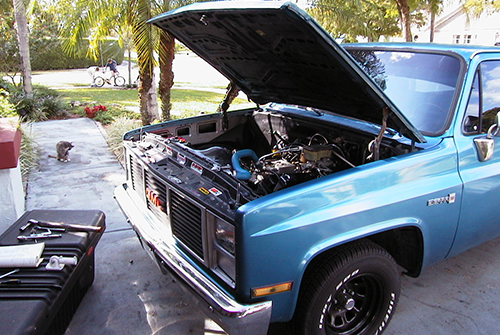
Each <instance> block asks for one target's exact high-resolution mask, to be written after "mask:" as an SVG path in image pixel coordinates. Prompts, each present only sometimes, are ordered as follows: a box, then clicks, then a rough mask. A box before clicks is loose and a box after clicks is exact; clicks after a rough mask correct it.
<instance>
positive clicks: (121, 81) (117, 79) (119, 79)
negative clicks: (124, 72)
mask: <svg viewBox="0 0 500 335" xmlns="http://www.w3.org/2000/svg"><path fill="white" fill-rule="evenodd" d="M115 85H116V86H123V85H125V78H123V77H122V76H116V77H115Z"/></svg>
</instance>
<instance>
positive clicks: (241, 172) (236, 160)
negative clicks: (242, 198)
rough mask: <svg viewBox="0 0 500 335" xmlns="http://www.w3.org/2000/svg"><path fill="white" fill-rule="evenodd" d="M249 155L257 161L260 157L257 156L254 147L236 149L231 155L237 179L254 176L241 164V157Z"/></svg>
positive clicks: (246, 178)
mask: <svg viewBox="0 0 500 335" xmlns="http://www.w3.org/2000/svg"><path fill="white" fill-rule="evenodd" d="M245 157H249V158H251V159H252V160H253V161H254V162H255V163H257V161H258V160H259V157H257V154H256V153H255V152H254V151H253V150H252V149H243V150H239V151H236V152H235V153H234V154H233V156H232V157H231V164H232V165H233V169H234V173H235V175H234V176H235V177H236V179H240V180H248V179H250V177H251V176H252V173H251V172H250V171H248V170H245V169H244V168H243V167H242V166H241V162H240V159H242V158H245Z"/></svg>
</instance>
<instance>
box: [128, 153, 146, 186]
mask: <svg viewBox="0 0 500 335" xmlns="http://www.w3.org/2000/svg"><path fill="white" fill-rule="evenodd" d="M142 173H143V169H142V166H141V164H140V163H139V162H138V161H137V160H136V159H134V157H133V156H130V181H131V184H132V188H133V189H134V190H136V191H137V192H142V191H143V190H144V178H143V175H142Z"/></svg>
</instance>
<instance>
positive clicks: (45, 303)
mask: <svg viewBox="0 0 500 335" xmlns="http://www.w3.org/2000/svg"><path fill="white" fill-rule="evenodd" d="M30 219H34V220H37V221H52V222H62V223H72V224H79V225H86V226H95V227H102V230H101V231H100V232H83V231H65V232H61V235H62V236H61V237H59V238H44V239H39V240H36V241H35V240H27V241H19V240H18V236H28V235H30V230H31V228H28V229H25V230H24V231H21V230H20V228H21V227H23V226H24V225H25V224H26V223H27V222H28V220H30ZM104 229H105V215H104V213H103V212H101V211H97V210H33V211H29V212H26V213H24V215H23V216H21V217H20V218H19V219H18V220H17V221H16V222H15V223H14V224H13V225H12V226H10V227H9V228H8V229H7V230H6V231H5V232H4V233H3V234H2V235H0V246H8V245H23V244H32V243H41V242H44V243H45V248H44V251H43V254H42V257H43V261H42V263H41V264H40V265H39V266H38V267H37V268H24V267H23V268H19V271H18V272H16V273H14V274H11V275H9V276H7V277H4V278H1V279H0V282H2V284H0V334H10V335H18V334H50V335H56V334H63V333H64V332H65V331H66V327H67V326H68V324H69V322H70V321H71V318H72V317H73V314H74V313H75V311H76V309H77V308H78V305H79V304H80V301H81V300H82V298H83V296H84V295H85V293H86V292H87V289H88V288H89V287H90V286H91V285H92V283H93V281H94V248H95V246H96V245H97V243H98V242H99V239H100V238H101V236H102V233H103V232H104ZM51 256H63V257H74V256H76V258H77V260H78V261H77V264H76V265H65V266H64V268H63V269H62V270H60V271H59V270H55V271H54V270H47V269H46V268H45V266H46V265H47V263H48V262H49V259H50V257H51ZM14 269H15V268H0V275H2V274H4V273H7V272H10V271H12V270H14Z"/></svg>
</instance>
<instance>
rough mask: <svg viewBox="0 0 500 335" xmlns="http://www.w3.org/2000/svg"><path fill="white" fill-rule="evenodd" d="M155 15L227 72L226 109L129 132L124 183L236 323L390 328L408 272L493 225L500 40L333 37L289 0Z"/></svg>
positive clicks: (216, 306)
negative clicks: (499, 43)
mask: <svg viewBox="0 0 500 335" xmlns="http://www.w3.org/2000/svg"><path fill="white" fill-rule="evenodd" d="M151 23H152V24H154V25H156V26H158V27H159V28H161V29H164V30H165V31H167V32H169V33H170V34H171V35H172V36H174V37H175V38H176V39H178V40H179V41H181V42H182V43H183V44H184V45H186V46H187V47H188V48H190V49H191V50H192V51H193V52H195V53H196V54H197V55H198V56H200V57H201V58H203V59H204V60H206V61H207V62H208V63H210V64H211V65H212V66H213V67H214V68H216V69H217V70H218V71H220V72H221V73H222V74H223V75H224V76H225V77H226V78H227V79H228V81H229V82H230V85H229V89H228V92H227V95H226V98H225V100H224V101H223V102H222V104H221V106H220V112H217V113H213V114H204V115H199V116H196V117H192V118H187V119H180V120H174V121H170V122H164V123H160V124H155V125H150V126H145V127H142V128H139V129H136V130H133V131H130V132H128V133H126V134H125V135H124V142H123V143H124V148H125V149H124V150H125V160H126V174H127V181H126V183H125V184H123V185H121V186H119V187H118V188H117V189H116V191H115V195H116V198H117V201H118V202H119V204H120V206H121V207H122V209H123V211H124V212H125V214H126V215H127V217H128V218H129V220H130V223H131V225H132V227H133V228H134V230H135V231H136V232H137V235H138V237H139V240H140V242H141V243H142V245H143V247H144V249H145V250H147V251H148V252H149V254H150V255H151V256H152V258H153V259H154V260H156V261H157V262H158V264H159V265H160V267H161V269H163V270H165V271H166V272H168V273H170V274H171V275H172V276H173V277H174V278H176V279H177V281H178V282H179V283H180V284H181V285H182V286H183V287H185V288H186V289H187V290H189V291H190V292H192V294H193V295H194V296H195V297H196V298H197V299H196V301H197V303H198V305H199V306H200V307H201V308H202V309H203V310H204V311H205V312H206V313H207V314H208V315H210V317H211V318H213V319H214V320H215V321H216V322H217V323H219V324H220V325H221V326H222V327H223V328H224V329H225V330H226V331H227V332H228V333H229V334H231V335H241V334H252V335H262V334H266V332H267V330H268V327H269V325H270V323H273V322H283V323H288V324H290V325H291V327H290V328H291V329H292V330H293V332H295V333H297V334H302V335H319V334H323V335H325V334H328V335H331V334H349V335H352V334H358V335H359V334H365V335H367V334H381V333H382V332H383V331H384V330H385V328H386V326H387V324H388V322H389V321H390V319H391V317H392V316H393V315H394V313H395V309H396V305H397V302H398V298H399V294H400V276H401V274H405V275H408V276H413V277H416V276H418V275H419V274H420V273H421V271H422V270H423V269H424V268H425V267H427V266H429V265H431V264H433V263H435V262H438V261H441V260H443V259H446V258H448V257H451V256H453V255H455V254H457V253H460V252H462V251H465V250H467V249H469V248H471V247H473V246H476V245H478V244H480V243H483V242H484V241H486V240H488V239H491V238H493V237H496V236H498V235H499V233H500V220H499V216H500V207H499V205H498V203H499V201H500V152H497V151H499V150H500V148H496V147H495V144H496V143H495V142H497V141H498V137H496V136H497V134H498V129H499V122H500V121H499V117H498V115H499V112H500V48H497V47H490V48H480V47H473V46H462V45H453V46H451V45H435V44H411V43H402V44H379V43H375V44H350V45H343V46H340V45H338V44H337V43H336V42H335V41H334V40H333V39H332V38H331V37H330V36H329V35H328V34H327V33H326V32H325V31H324V30H323V29H322V28H321V27H320V26H319V25H318V24H317V23H316V22H315V21H314V20H313V19H311V18H310V17H309V16H308V15H307V14H306V13H305V12H303V11H302V10H300V9H299V8H298V7H297V6H295V5H294V4H291V3H276V2H262V3H249V2H243V3H240V2H213V3H196V4H193V5H189V6H186V7H183V8H180V9H178V10H174V11H171V12H168V13H165V14H163V15H160V16H158V17H156V18H154V19H152V20H151ZM237 92H243V93H244V94H246V96H247V97H248V99H249V100H250V101H251V102H253V103H254V105H252V106H251V107H249V108H246V109H241V110H231V111H229V110H228V107H229V105H230V102H231V99H232V98H234V96H235V95H236V94H237Z"/></svg>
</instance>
